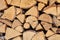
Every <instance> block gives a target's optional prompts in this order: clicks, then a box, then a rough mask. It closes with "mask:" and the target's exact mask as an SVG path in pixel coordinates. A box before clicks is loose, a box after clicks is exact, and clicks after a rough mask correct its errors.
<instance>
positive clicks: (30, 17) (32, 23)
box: [26, 16, 38, 29]
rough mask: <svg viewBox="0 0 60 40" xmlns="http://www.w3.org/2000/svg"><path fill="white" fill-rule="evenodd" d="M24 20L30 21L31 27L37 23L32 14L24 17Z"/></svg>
mask: <svg viewBox="0 0 60 40" xmlns="http://www.w3.org/2000/svg"><path fill="white" fill-rule="evenodd" d="M26 22H28V23H30V25H31V26H32V28H33V29H34V28H35V27H36V26H37V24H38V21H37V18H36V17H34V16H29V17H27V18H26Z"/></svg>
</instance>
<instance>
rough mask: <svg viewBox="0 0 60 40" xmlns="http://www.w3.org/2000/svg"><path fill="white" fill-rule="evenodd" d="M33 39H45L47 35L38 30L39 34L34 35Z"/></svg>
mask: <svg viewBox="0 0 60 40" xmlns="http://www.w3.org/2000/svg"><path fill="white" fill-rule="evenodd" d="M32 40H45V35H44V33H43V32H37V34H35V35H34V36H33V37H32Z"/></svg>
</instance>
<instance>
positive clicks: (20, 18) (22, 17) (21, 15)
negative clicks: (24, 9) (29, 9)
mask: <svg viewBox="0 0 60 40" xmlns="http://www.w3.org/2000/svg"><path fill="white" fill-rule="evenodd" d="M17 18H18V19H19V21H20V22H22V23H24V20H25V15H24V14H19V15H17Z"/></svg>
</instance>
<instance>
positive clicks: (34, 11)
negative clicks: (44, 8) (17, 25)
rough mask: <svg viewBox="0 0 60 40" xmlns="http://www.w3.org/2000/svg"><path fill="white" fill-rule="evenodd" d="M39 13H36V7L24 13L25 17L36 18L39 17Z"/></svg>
mask: <svg viewBox="0 0 60 40" xmlns="http://www.w3.org/2000/svg"><path fill="white" fill-rule="evenodd" d="M38 14H39V12H38V9H37V7H36V6H33V7H32V8H30V9H29V10H28V11H27V12H26V13H25V15H32V16H36V17H38V16H39V15H38Z"/></svg>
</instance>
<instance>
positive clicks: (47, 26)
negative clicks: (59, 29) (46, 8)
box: [41, 21, 52, 30]
mask: <svg viewBox="0 0 60 40" xmlns="http://www.w3.org/2000/svg"><path fill="white" fill-rule="evenodd" d="M41 24H42V25H43V27H44V29H45V30H49V29H50V28H51V27H52V24H49V23H47V22H43V21H42V22H41Z"/></svg>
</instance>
